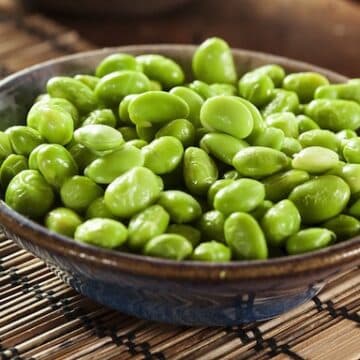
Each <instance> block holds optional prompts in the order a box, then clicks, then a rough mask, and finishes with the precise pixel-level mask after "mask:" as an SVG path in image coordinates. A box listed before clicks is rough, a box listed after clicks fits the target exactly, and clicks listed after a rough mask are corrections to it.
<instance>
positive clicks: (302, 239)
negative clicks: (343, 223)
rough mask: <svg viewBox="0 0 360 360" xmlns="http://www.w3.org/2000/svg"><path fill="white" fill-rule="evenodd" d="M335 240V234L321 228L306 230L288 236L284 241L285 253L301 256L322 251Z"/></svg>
mask: <svg viewBox="0 0 360 360" xmlns="http://www.w3.org/2000/svg"><path fill="white" fill-rule="evenodd" d="M334 240H335V234H334V233H333V232H332V231H330V230H328V229H322V228H308V229H305V230H301V231H299V232H298V233H296V234H294V235H292V236H290V237H289V238H288V239H287V241H286V251H287V252H288V253H289V254H290V255H297V254H303V253H306V252H309V251H314V250H318V249H322V248H324V247H326V246H328V245H329V244H330V243H332V242H333V241H334Z"/></svg>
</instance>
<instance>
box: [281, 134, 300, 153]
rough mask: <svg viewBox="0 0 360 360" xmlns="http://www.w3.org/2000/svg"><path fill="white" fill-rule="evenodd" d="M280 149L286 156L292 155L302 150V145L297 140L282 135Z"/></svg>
mask: <svg viewBox="0 0 360 360" xmlns="http://www.w3.org/2000/svg"><path fill="white" fill-rule="evenodd" d="M280 150H281V152H283V153H284V154H286V155H287V156H294V155H295V154H297V153H299V152H300V151H301V150H302V146H301V143H300V141H299V140H297V139H294V138H291V137H284V140H283V143H282V146H281V148H280Z"/></svg>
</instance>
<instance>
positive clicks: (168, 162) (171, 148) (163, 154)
mask: <svg viewBox="0 0 360 360" xmlns="http://www.w3.org/2000/svg"><path fill="white" fill-rule="evenodd" d="M141 152H142V154H143V156H144V166H145V167H147V168H149V169H150V170H152V171H153V172H154V173H155V174H158V175H160V174H167V173H170V172H171V171H173V170H174V169H175V168H176V167H177V166H178V165H179V164H180V161H181V159H182V157H183V153H184V148H183V146H182V143H181V142H180V140H178V139H177V138H175V137H173V136H162V137H160V138H158V139H155V140H153V141H152V142H151V143H150V144H149V145H146V146H144V147H143V148H142V149H141Z"/></svg>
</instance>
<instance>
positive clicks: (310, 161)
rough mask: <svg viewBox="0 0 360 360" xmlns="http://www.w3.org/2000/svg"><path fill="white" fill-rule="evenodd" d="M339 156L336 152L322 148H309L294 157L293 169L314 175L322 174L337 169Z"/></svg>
mask: <svg viewBox="0 0 360 360" xmlns="http://www.w3.org/2000/svg"><path fill="white" fill-rule="evenodd" d="M338 162H339V156H338V154H337V153H336V152H335V151H332V150H330V149H328V148H325V147H321V146H309V147H307V148H305V149H303V150H301V151H300V152H299V153H297V154H295V155H294V158H293V160H292V163H291V164H292V167H293V168H294V169H298V170H304V171H307V172H309V173H312V174H321V173H323V172H325V171H327V170H330V169H331V168H333V167H335V166H336V165H337V164H338Z"/></svg>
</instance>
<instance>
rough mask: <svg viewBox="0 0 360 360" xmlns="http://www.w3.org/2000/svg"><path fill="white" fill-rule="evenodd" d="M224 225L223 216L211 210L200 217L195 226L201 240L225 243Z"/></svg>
mask: <svg viewBox="0 0 360 360" xmlns="http://www.w3.org/2000/svg"><path fill="white" fill-rule="evenodd" d="M224 224H225V216H224V214H223V213H221V212H220V211H217V210H211V211H207V212H205V213H203V214H202V215H201V217H200V219H199V221H198V224H197V226H198V228H199V229H200V231H201V236H202V239H203V240H205V241H209V240H211V239H213V240H216V241H221V242H225V235H224Z"/></svg>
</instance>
